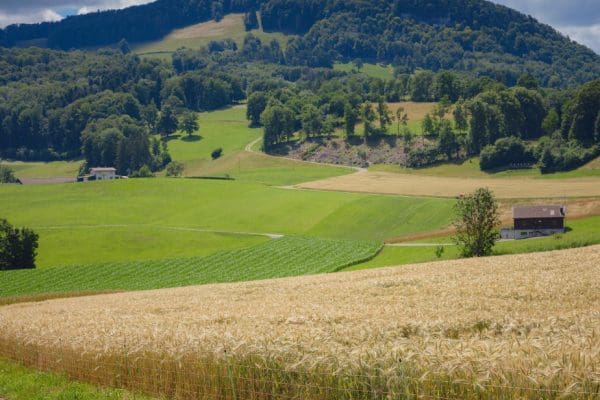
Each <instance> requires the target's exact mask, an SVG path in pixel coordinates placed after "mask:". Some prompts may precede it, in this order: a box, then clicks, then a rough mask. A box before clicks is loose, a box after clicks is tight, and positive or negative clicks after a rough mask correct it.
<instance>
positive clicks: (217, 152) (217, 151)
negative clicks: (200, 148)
mask: <svg viewBox="0 0 600 400" xmlns="http://www.w3.org/2000/svg"><path fill="white" fill-rule="evenodd" d="M222 155H223V149H222V148H220V147H219V148H218V149H214V150H213V151H212V153H210V156H211V157H212V159H213V160H216V159H217V158H219V157H221V156H222Z"/></svg>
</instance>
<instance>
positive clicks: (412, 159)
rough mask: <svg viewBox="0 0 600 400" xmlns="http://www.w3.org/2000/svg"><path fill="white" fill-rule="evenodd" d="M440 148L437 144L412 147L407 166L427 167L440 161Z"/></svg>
mask: <svg viewBox="0 0 600 400" xmlns="http://www.w3.org/2000/svg"><path fill="white" fill-rule="evenodd" d="M439 156H440V150H439V149H438V147H437V146H426V147H421V148H418V149H412V150H411V151H410V152H409V153H408V160H407V166H409V167H413V168H420V167H425V166H427V165H431V164H434V163H435V162H437V161H438V157H439Z"/></svg>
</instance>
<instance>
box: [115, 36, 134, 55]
mask: <svg viewBox="0 0 600 400" xmlns="http://www.w3.org/2000/svg"><path fill="white" fill-rule="evenodd" d="M117 47H118V49H119V50H120V51H121V53H123V54H129V53H131V49H130V48H129V43H127V40H125V39H121V41H120V42H119V44H117Z"/></svg>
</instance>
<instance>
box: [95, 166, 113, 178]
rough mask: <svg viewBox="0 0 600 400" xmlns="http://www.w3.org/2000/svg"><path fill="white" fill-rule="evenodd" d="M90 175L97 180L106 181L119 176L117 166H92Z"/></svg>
mask: <svg viewBox="0 0 600 400" xmlns="http://www.w3.org/2000/svg"><path fill="white" fill-rule="evenodd" d="M90 175H91V176H93V177H94V179H96V180H97V181H106V180H110V179H116V178H117V170H116V169H115V168H112V167H111V168H92V169H90Z"/></svg>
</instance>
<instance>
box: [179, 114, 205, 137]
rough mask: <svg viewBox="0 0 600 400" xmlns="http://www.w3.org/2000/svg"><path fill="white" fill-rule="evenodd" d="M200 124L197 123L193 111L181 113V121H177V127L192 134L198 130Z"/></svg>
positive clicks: (196, 117) (189, 134)
mask: <svg viewBox="0 0 600 400" xmlns="http://www.w3.org/2000/svg"><path fill="white" fill-rule="evenodd" d="M199 127H200V125H199V124H198V116H197V115H196V113H195V112H191V111H189V112H186V113H185V114H183V117H182V118H181V121H179V129H181V130H182V131H184V132H185V133H187V134H188V136H192V134H193V133H194V132H196V131H197V130H198V128H199Z"/></svg>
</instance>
